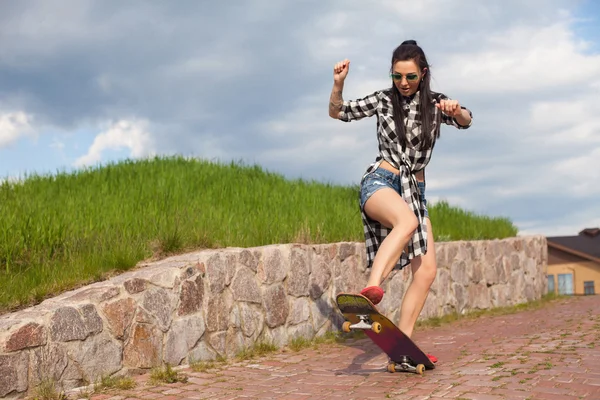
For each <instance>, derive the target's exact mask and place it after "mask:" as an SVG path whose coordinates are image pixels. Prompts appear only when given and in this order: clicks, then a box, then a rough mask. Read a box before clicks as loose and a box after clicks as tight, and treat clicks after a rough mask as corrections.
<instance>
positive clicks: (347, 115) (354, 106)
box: [338, 92, 380, 122]
mask: <svg viewBox="0 0 600 400" xmlns="http://www.w3.org/2000/svg"><path fill="white" fill-rule="evenodd" d="M379 99H380V96H379V93H378V92H375V93H372V94H370V95H368V96H366V97H363V98H362V99H358V100H344V102H343V103H342V109H341V110H340V112H339V114H338V118H339V119H340V120H341V121H345V122H350V121H354V120H359V119H362V118H365V117H370V116H372V115H374V114H375V113H376V112H377V107H378V106H379V101H380V100H379Z"/></svg>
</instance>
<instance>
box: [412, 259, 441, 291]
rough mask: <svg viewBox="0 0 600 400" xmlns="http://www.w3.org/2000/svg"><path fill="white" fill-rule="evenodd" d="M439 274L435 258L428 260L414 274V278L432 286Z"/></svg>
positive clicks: (422, 283) (424, 284)
mask: <svg viewBox="0 0 600 400" xmlns="http://www.w3.org/2000/svg"><path fill="white" fill-rule="evenodd" d="M436 276H437V264H436V262H435V260H426V261H425V262H422V263H421V265H420V266H419V267H418V268H417V270H416V271H415V272H414V274H413V279H414V280H416V281H418V282H419V283H420V284H421V285H423V286H427V287H429V286H431V284H432V283H433V281H435V278H436Z"/></svg>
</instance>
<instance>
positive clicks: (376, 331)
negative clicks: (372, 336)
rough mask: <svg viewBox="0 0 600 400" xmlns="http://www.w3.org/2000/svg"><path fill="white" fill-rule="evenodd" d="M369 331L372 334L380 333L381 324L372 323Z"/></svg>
mask: <svg viewBox="0 0 600 400" xmlns="http://www.w3.org/2000/svg"><path fill="white" fill-rule="evenodd" d="M371 329H372V330H373V332H375V333H379V332H381V324H380V323H379V322H373V325H372V326H371Z"/></svg>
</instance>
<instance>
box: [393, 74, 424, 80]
mask: <svg viewBox="0 0 600 400" xmlns="http://www.w3.org/2000/svg"><path fill="white" fill-rule="evenodd" d="M405 76H406V80H407V81H409V82H414V81H416V80H417V79H419V75H417V74H406V75H405ZM390 77H391V78H392V79H393V80H395V81H400V80H402V74H398V73H394V74H390Z"/></svg>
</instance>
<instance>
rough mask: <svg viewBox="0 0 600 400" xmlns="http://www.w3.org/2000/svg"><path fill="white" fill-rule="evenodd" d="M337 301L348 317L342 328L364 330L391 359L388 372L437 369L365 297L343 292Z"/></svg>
mask: <svg viewBox="0 0 600 400" xmlns="http://www.w3.org/2000/svg"><path fill="white" fill-rule="evenodd" d="M336 303H337V305H338V308H339V309H340V311H341V312H342V315H343V316H344V318H345V320H346V321H345V322H344V324H343V326H342V330H343V331H344V332H350V331H351V330H352V329H361V330H363V331H364V332H365V334H366V335H367V336H368V337H369V338H370V339H371V340H372V341H373V342H374V343H375V344H376V345H377V346H379V348H380V349H381V350H383V351H384V352H385V353H386V354H387V355H388V357H389V358H390V363H389V364H388V366H387V369H388V371H389V372H396V371H410V372H416V373H418V374H420V375H422V374H423V373H424V372H425V370H426V369H434V368H435V365H434V364H433V363H432V362H431V360H430V359H429V357H427V355H426V354H425V353H423V351H422V350H421V349H420V348H419V347H418V346H417V345H416V344H415V343H414V342H413V341H412V340H411V339H410V338H409V337H408V336H406V335H405V334H404V333H403V332H402V331H401V330H400V329H398V327H397V326H396V325H394V323H393V322H392V321H390V320H389V319H388V318H387V317H386V316H385V315H383V314H381V313H380V312H379V311H378V310H377V307H375V305H373V303H371V301H370V300H369V299H367V298H366V297H365V296H363V295H360V294H353V293H340V294H338V295H337V297H336Z"/></svg>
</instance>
